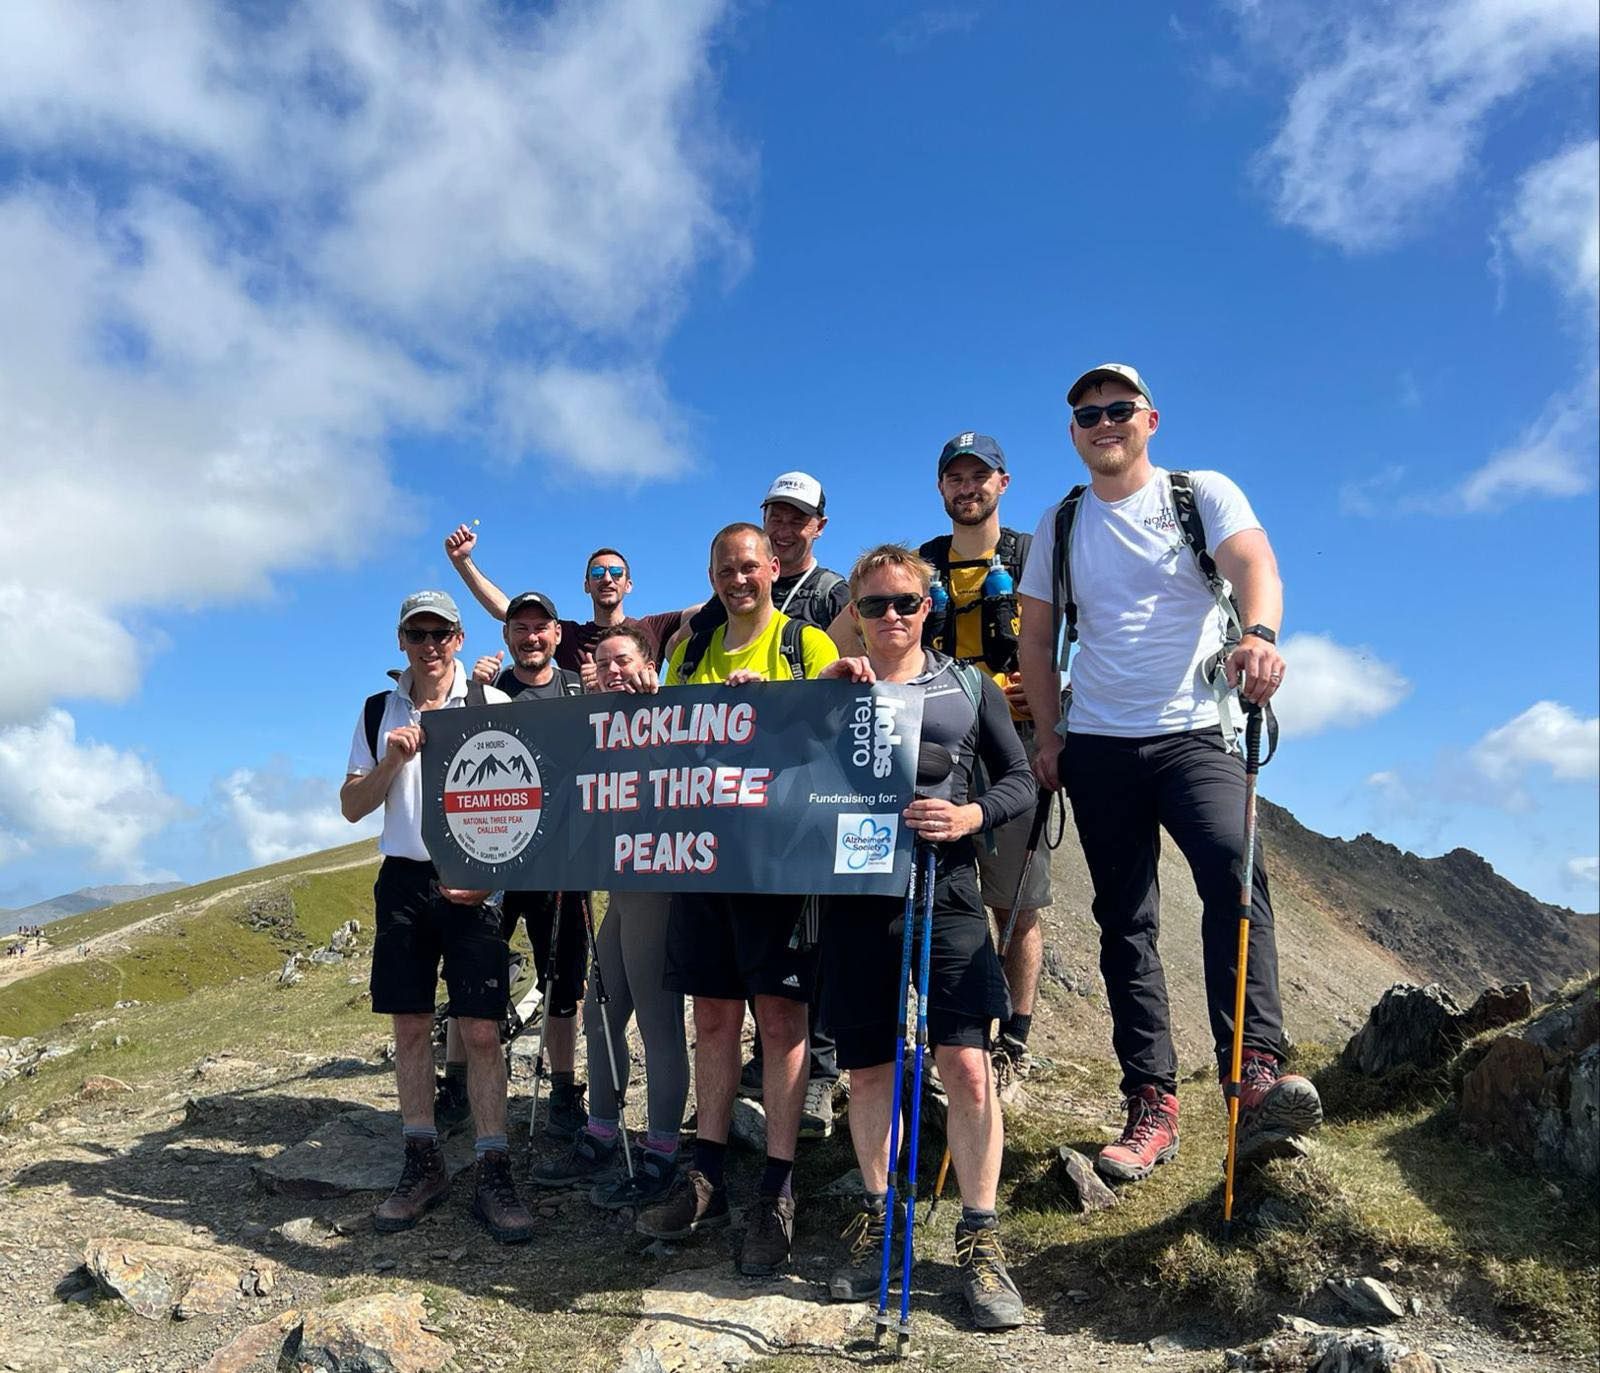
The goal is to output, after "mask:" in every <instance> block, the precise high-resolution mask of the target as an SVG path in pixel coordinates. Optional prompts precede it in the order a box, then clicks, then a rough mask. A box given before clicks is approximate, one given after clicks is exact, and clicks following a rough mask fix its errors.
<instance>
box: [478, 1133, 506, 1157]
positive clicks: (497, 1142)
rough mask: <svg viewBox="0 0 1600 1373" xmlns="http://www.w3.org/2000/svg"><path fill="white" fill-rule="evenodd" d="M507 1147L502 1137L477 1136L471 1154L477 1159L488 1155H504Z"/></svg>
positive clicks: (504, 1138)
mask: <svg viewBox="0 0 1600 1373" xmlns="http://www.w3.org/2000/svg"><path fill="white" fill-rule="evenodd" d="M508 1148H509V1146H508V1145H507V1144H506V1137H505V1136H504V1135H479V1136H478V1138H477V1140H476V1141H475V1142H474V1143H473V1146H472V1152H473V1153H475V1154H476V1155H477V1156H478V1157H479V1158H482V1157H483V1156H484V1155H485V1154H489V1153H501V1154H503V1153H505V1152H506V1151H507V1149H508Z"/></svg>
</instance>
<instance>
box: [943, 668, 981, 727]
mask: <svg viewBox="0 0 1600 1373" xmlns="http://www.w3.org/2000/svg"><path fill="white" fill-rule="evenodd" d="M950 667H951V670H952V671H954V673H955V675H956V681H958V682H960V683H961V690H962V691H964V692H965V693H966V696H967V700H968V701H970V702H971V703H972V713H973V715H974V716H976V715H977V714H978V713H979V711H981V710H982V709H983V678H982V677H981V676H980V675H979V673H978V669H977V668H975V667H973V665H972V664H971V663H964V662H962V661H961V659H960V658H952V659H951V660H950Z"/></svg>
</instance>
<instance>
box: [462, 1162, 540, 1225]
mask: <svg viewBox="0 0 1600 1373" xmlns="http://www.w3.org/2000/svg"><path fill="white" fill-rule="evenodd" d="M472 1214H473V1215H475V1216H476V1217H477V1218H478V1219H479V1220H481V1221H482V1222H483V1223H484V1225H485V1226H486V1227H487V1228H488V1231H489V1233H490V1234H491V1235H493V1236H494V1237H495V1239H496V1240H497V1241H498V1242H499V1243H501V1244H526V1243H527V1242H528V1241H529V1240H531V1239H532V1238H533V1217H532V1216H531V1215H529V1214H528V1208H527V1207H526V1206H524V1205H523V1204H522V1198H521V1197H519V1196H518V1195H517V1184H516V1183H515V1182H514V1181H513V1180H512V1177H511V1155H510V1154H508V1153H507V1152H506V1151H505V1150H504V1149H491V1150H489V1152H488V1153H486V1154H480V1155H479V1156H478V1188H477V1191H476V1192H474V1193H473V1196H472Z"/></svg>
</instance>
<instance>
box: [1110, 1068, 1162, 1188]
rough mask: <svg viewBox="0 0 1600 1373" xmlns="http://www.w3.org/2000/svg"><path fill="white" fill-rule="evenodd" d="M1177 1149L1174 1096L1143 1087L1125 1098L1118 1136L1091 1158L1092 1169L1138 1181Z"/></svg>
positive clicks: (1123, 1178)
mask: <svg viewBox="0 0 1600 1373" xmlns="http://www.w3.org/2000/svg"><path fill="white" fill-rule="evenodd" d="M1177 1152H1178V1098H1177V1097H1175V1096H1173V1095H1172V1094H1171V1093H1170V1092H1163V1091H1162V1090H1161V1089H1160V1088H1159V1087H1152V1086H1144V1087H1141V1088H1139V1090H1138V1091H1137V1092H1135V1093H1134V1094H1133V1095H1132V1096H1131V1097H1129V1098H1128V1123H1127V1124H1126V1125H1125V1126H1123V1129H1122V1137H1121V1138H1120V1139H1118V1140H1117V1142H1116V1143H1115V1144H1108V1145H1106V1147H1105V1148H1104V1149H1102V1150H1101V1151H1100V1156H1099V1157H1098V1158H1097V1159H1095V1161H1094V1166H1095V1170H1096V1171H1097V1172H1099V1173H1101V1174H1103V1175H1104V1176H1106V1177H1108V1178H1112V1179H1113V1180H1115V1181H1117V1182H1139V1181H1142V1180H1143V1179H1144V1178H1147V1177H1149V1176H1150V1174H1151V1173H1153V1172H1155V1170H1156V1164H1158V1163H1165V1162H1166V1161H1167V1160H1168V1159H1169V1158H1173V1157H1174V1156H1176V1154H1177Z"/></svg>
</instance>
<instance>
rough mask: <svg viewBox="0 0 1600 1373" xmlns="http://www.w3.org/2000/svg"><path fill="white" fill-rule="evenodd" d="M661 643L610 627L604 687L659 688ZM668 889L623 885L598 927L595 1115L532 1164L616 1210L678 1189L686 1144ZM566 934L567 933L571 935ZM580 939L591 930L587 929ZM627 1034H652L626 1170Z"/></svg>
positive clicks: (601, 652) (537, 1174) (591, 1051)
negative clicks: (621, 1166)
mask: <svg viewBox="0 0 1600 1373" xmlns="http://www.w3.org/2000/svg"><path fill="white" fill-rule="evenodd" d="M652 657H653V650H652V648H651V646H650V644H649V643H648V642H647V641H646V639H645V637H644V636H643V635H642V634H641V633H639V631H638V630H637V629H635V628H633V627H632V626H631V625H618V626H616V627H615V628H612V629H608V630H607V631H606V632H605V634H604V635H603V636H602V638H601V639H600V640H599V642H598V643H596V644H595V646H594V665H595V673H596V683H595V690H597V691H631V692H638V693H640V694H644V695H648V694H651V693H653V692H654V691H656V689H657V679H656V671H655V666H654V664H653V662H652V661H651V659H652ZM670 900H671V898H670V897H669V896H668V894H667V893H666V892H642V891H614V892H612V893H611V896H610V899H609V903H608V904H607V907H606V915H605V919H604V920H602V921H601V922H600V927H599V929H598V930H597V931H596V934H595V955H596V960H597V962H598V965H599V967H598V976H599V980H600V981H602V982H603V983H604V984H605V989H606V996H607V1004H606V1005H605V1006H602V1005H601V1004H600V1002H599V1001H598V1000H597V999H596V998H595V997H592V996H591V997H590V998H589V1000H588V1001H587V1002H586V1003H585V1005H584V1012H583V1030H584V1037H585V1040H586V1042H587V1050H588V1060H589V1117H588V1121H587V1123H586V1124H585V1126H584V1128H583V1129H582V1130H581V1131H580V1132H579V1133H578V1135H577V1136H576V1138H575V1139H574V1140H573V1143H572V1148H571V1149H570V1150H569V1151H568V1152H567V1155H566V1156H565V1157H564V1158H561V1159H557V1160H555V1161H553V1162H550V1163H546V1164H541V1165H540V1166H539V1167H537V1168H535V1169H534V1170H533V1177H532V1181H533V1184H534V1186H536V1187H578V1186H588V1187H589V1188H590V1192H589V1200H590V1201H591V1202H593V1203H594V1204H595V1205H596V1206H600V1207H604V1208H606V1209H609V1210H620V1209H622V1208H623V1207H635V1208H637V1207H641V1206H648V1205H651V1204H652V1203H654V1202H657V1201H660V1200H661V1199H662V1198H663V1197H665V1196H666V1195H667V1193H668V1192H669V1191H670V1190H671V1189H672V1186H673V1184H674V1182H675V1181H676V1180H677V1175H678V1146H679V1137H680V1134H681V1131H682V1127H683V1112H684V1106H685V1104H686V1103H687V1101H688V1099H689V1051H688V1047H687V1044H686V1042H685V1039H684V1032H683V993H682V992H679V991H676V990H673V989H669V988H668V987H666V986H665V985H664V984H663V978H664V976H665V967H666V957H667V910H668V906H669V903H670ZM563 937H564V936H563ZM579 937H580V938H581V937H582V935H581V932H580V936H579ZM603 1016H604V1017H607V1018H609V1021H610V1031H611V1034H612V1035H613V1036H614V1037H615V1038H616V1039H617V1040H619V1041H621V1040H622V1039H623V1037H624V1036H625V1035H626V1033H627V1028H628V1020H629V1018H630V1017H632V1018H634V1019H636V1020H637V1021H638V1023H639V1037H640V1038H641V1039H642V1040H643V1041H644V1071H645V1105H646V1134H645V1138H644V1149H643V1150H642V1151H640V1152H638V1153H636V1154H635V1155H634V1160H635V1168H634V1173H633V1176H632V1177H631V1178H630V1177H627V1176H622V1175H619V1173H618V1155H619V1154H620V1153H621V1150H620V1149H619V1147H618V1141H619V1138H620V1135H621V1132H622V1130H623V1128H624V1125H623V1120H622V1101H621V1100H620V1099H619V1096H618V1093H617V1090H616V1089H617V1087H618V1086H619V1085H620V1086H621V1087H622V1088H623V1089H624V1090H626V1088H627V1085H628V1077H629V1072H628V1067H629V1065H628V1056H627V1055H626V1054H621V1055H619V1056H618V1062H617V1068H618V1082H617V1083H613V1082H612V1080H611V1068H610V1062H609V1060H608V1055H607V1052H606V1024H605V1021H603V1020H602V1017H603Z"/></svg>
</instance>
